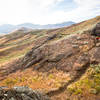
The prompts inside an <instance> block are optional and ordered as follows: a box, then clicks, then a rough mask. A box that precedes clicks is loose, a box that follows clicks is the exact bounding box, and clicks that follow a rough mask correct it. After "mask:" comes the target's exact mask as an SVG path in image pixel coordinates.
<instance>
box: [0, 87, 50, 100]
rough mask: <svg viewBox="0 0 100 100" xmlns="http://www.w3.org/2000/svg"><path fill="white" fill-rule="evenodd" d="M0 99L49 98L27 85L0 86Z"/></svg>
mask: <svg viewBox="0 0 100 100" xmlns="http://www.w3.org/2000/svg"><path fill="white" fill-rule="evenodd" d="M0 100H50V99H49V98H48V97H47V96H45V95H43V94H42V93H40V92H38V91H35V90H32V89H31V88H28V87H14V88H12V89H7V87H0Z"/></svg>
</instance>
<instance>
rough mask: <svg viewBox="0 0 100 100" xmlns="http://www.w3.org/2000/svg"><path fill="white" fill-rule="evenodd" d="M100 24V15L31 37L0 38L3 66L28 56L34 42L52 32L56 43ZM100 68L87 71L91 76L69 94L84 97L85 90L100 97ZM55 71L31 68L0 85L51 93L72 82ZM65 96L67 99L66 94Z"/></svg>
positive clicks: (76, 84) (73, 86)
mask: <svg viewBox="0 0 100 100" xmlns="http://www.w3.org/2000/svg"><path fill="white" fill-rule="evenodd" d="M98 22H100V16H98V17H96V18H94V19H90V20H88V21H84V22H82V23H79V24H76V25H72V26H70V27H65V28H61V29H53V30H35V31H31V32H29V33H27V34H23V33H21V32H18V31H16V32H14V33H13V34H9V35H6V36H4V37H0V64H3V63H5V62H10V61H12V60H14V59H17V58H18V57H22V56H24V54H25V53H26V52H27V51H29V50H30V49H31V48H32V47H33V46H34V41H35V40H37V39H38V38H41V37H43V36H45V35H49V34H52V33H56V34H58V36H57V38H56V39H54V41H56V40H58V39H61V38H63V37H66V36H67V35H68V34H75V33H82V32H83V31H86V30H88V29H91V28H92V27H93V26H94V25H95V24H96V23H98ZM19 33H20V34H19ZM93 66H95V65H93ZM98 66H99V65H98ZM98 66H96V68H93V67H90V68H89V69H88V70H89V71H87V73H86V74H85V75H84V76H83V78H82V79H80V80H79V81H78V82H76V83H74V84H72V85H70V86H69V88H68V90H69V92H71V93H73V96H75V95H81V94H84V93H85V92H84V90H85V91H86V94H91V93H92V94H93V95H95V94H96V95H97V94H99V92H100V71H97V70H100V69H99V67H98ZM53 72H54V73H53V74H48V73H44V74H43V73H37V72H33V71H32V69H31V68H30V69H27V70H24V71H21V72H20V71H18V72H17V73H13V74H11V75H9V76H8V77H7V78H6V79H5V80H3V81H2V82H0V85H4V86H9V87H12V86H16V85H28V86H29V87H31V88H33V89H38V88H39V89H47V90H48V89H51V88H53V89H55V88H58V87H60V86H61V85H62V84H63V83H64V82H66V81H68V80H69V79H70V78H69V77H68V74H66V73H64V72H60V71H59V72H58V71H56V70H55V69H54V70H53ZM30 73H31V74H30ZM55 77H56V78H55ZM91 77H92V78H91ZM44 83H45V84H44ZM61 95H62V94H61ZM63 95H64V96H65V97H66V93H65V94H63ZM84 95H85V94H84ZM59 98H60V97H59ZM62 100H63V99H62ZM64 100H66V99H64ZM68 100H69V99H68ZM76 100H77V99H76Z"/></svg>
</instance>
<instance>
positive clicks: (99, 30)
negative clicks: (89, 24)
mask: <svg viewBox="0 0 100 100" xmlns="http://www.w3.org/2000/svg"><path fill="white" fill-rule="evenodd" d="M91 35H94V36H100V22H99V23H97V24H96V26H95V27H94V28H93V29H92V32H91Z"/></svg>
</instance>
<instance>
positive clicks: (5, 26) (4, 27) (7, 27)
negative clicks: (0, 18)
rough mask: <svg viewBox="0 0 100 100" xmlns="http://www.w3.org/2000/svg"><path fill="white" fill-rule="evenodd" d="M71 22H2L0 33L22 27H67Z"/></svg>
mask: <svg viewBox="0 0 100 100" xmlns="http://www.w3.org/2000/svg"><path fill="white" fill-rule="evenodd" d="M72 24H75V22H72V21H68V22H63V23H57V24H47V25H39V24H32V23H23V24H19V25H11V24H3V25H0V33H2V34H3V33H10V32H12V31H13V30H16V29H20V28H22V27H25V28H31V29H54V28H62V27H67V26H70V25H72Z"/></svg>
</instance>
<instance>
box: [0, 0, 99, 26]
mask: <svg viewBox="0 0 100 100" xmlns="http://www.w3.org/2000/svg"><path fill="white" fill-rule="evenodd" d="M98 15H100V0H0V25H1V24H14V25H17V24H21V23H33V24H41V25H44V24H55V23H61V22H65V21H74V22H81V21H84V20H87V19H90V18H93V17H95V16H98Z"/></svg>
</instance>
